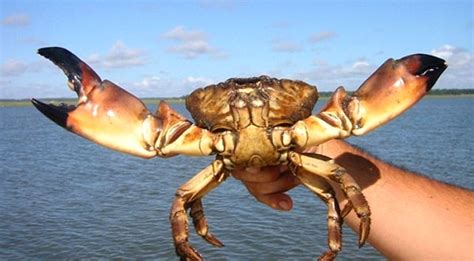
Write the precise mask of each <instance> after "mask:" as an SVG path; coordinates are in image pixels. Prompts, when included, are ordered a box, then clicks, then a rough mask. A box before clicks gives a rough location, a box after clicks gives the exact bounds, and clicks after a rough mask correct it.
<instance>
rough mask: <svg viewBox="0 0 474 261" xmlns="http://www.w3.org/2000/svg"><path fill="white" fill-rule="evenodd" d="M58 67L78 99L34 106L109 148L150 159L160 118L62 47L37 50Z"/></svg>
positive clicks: (33, 101)
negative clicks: (71, 101) (68, 104)
mask: <svg viewBox="0 0 474 261" xmlns="http://www.w3.org/2000/svg"><path fill="white" fill-rule="evenodd" d="M38 53H39V54H41V55H42V56H44V57H46V58H48V59H50V60H51V61H52V62H54V63H55V64H56V65H57V66H59V67H60V68H61V69H62V70H63V71H64V73H65V74H66V76H67V77H68V85H69V87H70V88H71V89H72V90H74V91H75V92H76V93H77V95H78V97H79V101H78V103H77V105H76V106H67V105H59V106H56V105H52V104H45V103H43V102H41V101H39V100H36V99H32V100H31V102H32V103H33V105H34V106H35V107H36V108H37V109H38V110H39V111H41V112H42V113H43V114H44V115H46V116H47V117H48V118H49V119H51V120H53V121H54V122H56V123H57V124H58V125H60V126H61V127H63V128H65V129H67V130H69V131H71V132H73V133H76V134H78V135H80V136H82V137H84V138H86V139H89V140H91V141H93V142H96V143H98V144H101V145H103V146H106V147H108V148H111V149H114V150H117V151H121V152H125V153H129V154H133V155H136V156H140V157H144V158H150V157H153V156H156V153H157V152H156V150H155V149H154V144H155V140H156V138H157V135H158V133H157V132H158V130H159V128H160V127H161V126H160V125H161V121H160V120H159V119H158V118H156V117H155V116H153V115H152V114H151V113H150V111H148V109H147V108H146V106H145V104H143V103H142V102H141V101H140V100H139V99H137V98H136V97H135V96H133V95H132V94H130V93H128V92H127V91H125V90H124V89H122V88H120V87H119V86H117V85H115V84H114V83H112V82H110V81H107V80H105V81H102V80H101V79H100V77H99V76H98V75H97V74H96V73H95V72H94V70H92V69H91V68H90V67H89V66H88V65H87V64H86V63H84V62H83V61H81V60H80V59H79V58H78V57H76V56H75V55H74V54H72V53H71V52H69V51H68V50H66V49H64V48H59V47H48V48H42V49H39V50H38Z"/></svg>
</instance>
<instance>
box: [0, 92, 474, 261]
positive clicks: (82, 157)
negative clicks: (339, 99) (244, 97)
mask: <svg viewBox="0 0 474 261" xmlns="http://www.w3.org/2000/svg"><path fill="white" fill-rule="evenodd" d="M174 107H175V108H177V109H179V110H180V111H182V110H183V106H182V105H174ZM473 108H474V99H472V98H441V99H439V98H436V99H435V98H427V99H424V100H422V101H421V102H420V103H419V104H418V105H417V106H416V107H415V108H413V109H412V110H410V111H409V112H408V113H406V114H405V115H403V116H402V117H400V118H398V119H396V120H395V121H394V122H392V123H390V124H388V125H386V126H384V127H383V128H380V129H378V130H377V131H375V132H373V133H371V134H369V135H367V136H365V137H359V138H351V139H350V140H349V141H350V142H351V143H354V144H357V145H359V146H361V147H363V148H365V149H367V150H368V151H370V152H371V153H373V154H375V155H377V156H378V157H380V158H382V159H384V160H388V161H390V162H392V163H394V164H397V165H402V166H404V167H406V168H408V169H410V170H414V171H418V172H421V173H424V174H425V175H427V176H430V177H433V178H435V179H438V180H442V181H446V182H450V183H453V184H457V185H461V186H464V187H467V188H470V189H473V188H474V176H473V173H474V166H473V164H472V162H474V159H473V148H474V140H473V135H472V128H473V127H474V119H473V116H472V110H473ZM0 120H1V121H0V153H1V154H0V155H1V157H0V165H1V166H2V167H1V169H0V171H1V175H0V259H2V260H4V259H7V260H8V259H9V260H22V259H23V260H24V259H40V260H58V259H59V260H64V259H91V258H92V259H98V258H106V259H111V258H121V259H122V258H123V259H126V258H133V259H160V260H176V256H175V253H174V248H173V244H172V239H171V232H170V225H169V223H168V215H169V214H168V212H169V208H170V204H171V201H172V199H173V197H174V192H175V190H176V188H178V187H179V186H180V184H182V183H184V182H185V181H186V180H188V179H189V178H191V177H192V176H193V175H194V173H196V172H197V171H198V170H200V169H202V168H204V167H205V166H207V164H209V163H210V162H211V160H212V158H188V157H183V156H179V157H175V158H171V159H153V160H143V159H138V158H133V157H130V156H127V155H122V154H119V153H116V152H112V151H110V150H107V149H104V148H102V147H99V146H97V145H95V144H92V143H90V142H87V141H85V140H83V139H81V138H79V137H77V136H75V135H72V134H70V133H68V132H66V131H64V130H63V129H61V128H59V127H57V126H55V125H54V124H53V123H52V122H51V121H49V120H47V119H46V118H45V117H43V116H42V115H40V113H39V112H37V111H36V110H35V109H34V108H32V107H23V108H0ZM290 194H291V195H292V197H293V198H294V201H295V202H294V203H295V205H294V210H293V211H291V212H289V213H286V212H278V211H274V210H272V209H270V208H268V207H266V206H263V205H261V204H259V203H257V202H256V201H255V199H254V198H253V197H251V196H250V195H249V194H248V192H247V191H246V189H245V188H244V187H243V186H242V185H241V184H240V183H239V182H238V181H236V180H233V179H228V180H227V181H226V182H225V183H224V184H222V185H221V186H220V187H218V188H217V189H216V190H214V191H212V192H211V193H210V194H209V195H208V196H207V197H205V198H204V201H203V202H204V206H205V211H206V213H207V217H208V221H209V223H210V228H211V231H213V232H214V234H215V235H217V236H218V238H219V239H221V240H222V241H223V243H224V244H225V245H226V246H225V247H224V248H221V249H217V248H213V247H211V246H209V245H207V244H206V243H205V242H204V241H203V240H201V239H200V238H199V237H198V236H196V235H195V234H194V231H192V233H191V242H192V243H193V244H194V246H195V247H196V248H198V249H199V250H200V252H201V253H202V254H203V255H204V256H205V257H207V258H208V259H209V260H250V259H252V260H314V257H315V256H317V255H319V254H320V253H322V252H323V251H324V250H325V249H326V236H327V235H326V223H325V222H326V221H325V220H326V207H325V205H324V204H323V203H322V202H321V201H319V200H318V199H316V198H315V197H314V196H313V195H312V194H311V193H310V192H308V191H307V190H306V189H304V188H302V187H301V188H296V189H294V190H293V191H291V192H290ZM356 242H357V239H356V236H355V234H354V232H352V230H350V229H348V228H347V227H345V228H344V232H343V250H342V252H341V253H340V255H339V258H340V260H349V259H364V260H367V259H373V260H379V259H382V256H381V255H380V254H379V253H378V252H377V251H376V250H375V249H373V248H372V247H371V246H370V245H366V246H365V247H363V248H362V249H358V248H357V246H356V245H357V244H356Z"/></svg>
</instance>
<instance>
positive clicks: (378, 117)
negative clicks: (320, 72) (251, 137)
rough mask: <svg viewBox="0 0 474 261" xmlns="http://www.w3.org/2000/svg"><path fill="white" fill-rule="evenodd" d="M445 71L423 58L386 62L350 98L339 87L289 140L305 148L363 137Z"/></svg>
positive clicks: (437, 62) (403, 108) (442, 65)
mask: <svg viewBox="0 0 474 261" xmlns="http://www.w3.org/2000/svg"><path fill="white" fill-rule="evenodd" d="M446 67H447V65H446V63H445V61H444V60H442V59H439V58H437V57H434V56H431V55H426V54H415V55H410V56H406V57H404V58H401V59H399V60H393V59H389V60H387V61H386V62H385V63H384V64H383V65H382V66H380V68H378V69H377V70H376V71H375V72H374V73H373V74H372V75H371V76H370V77H369V79H367V80H366V81H365V82H364V83H363V84H362V85H361V86H360V87H359V89H358V90H357V91H356V92H355V93H354V94H352V95H351V96H350V97H349V96H348V94H347V93H346V91H345V90H344V88H343V87H339V88H338V89H337V90H336V92H335V93H334V94H333V96H332V97H331V99H330V100H329V102H328V103H327V104H326V105H325V106H324V107H323V108H322V109H321V112H320V113H319V114H318V115H313V116H310V117H308V118H306V119H304V120H302V121H299V122H297V123H296V124H295V125H294V126H293V128H292V130H291V136H292V139H293V141H294V143H295V144H296V145H297V146H298V147H302V148H305V147H309V146H314V145H318V144H321V143H324V142H326V141H328V140H330V139H334V138H346V137H348V136H350V135H363V134H365V133H367V132H369V131H371V130H373V129H375V128H377V127H379V126H381V125H383V124H385V123H386V122H388V121H390V120H392V119H393V118H395V117H397V116H398V115H400V114H401V113H403V112H404V111H406V110H408V109H409V108H411V107H412V106H413V105H414V104H415V103H416V102H418V101H419V100H420V99H421V98H422V97H423V96H424V95H425V94H426V93H427V92H428V91H429V90H430V89H431V88H432V87H433V85H434V84H435V82H436V80H437V79H438V77H439V76H440V75H441V73H442V72H443V71H444V70H445V69H446Z"/></svg>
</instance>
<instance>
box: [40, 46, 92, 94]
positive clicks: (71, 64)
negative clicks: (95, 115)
mask: <svg viewBox="0 0 474 261" xmlns="http://www.w3.org/2000/svg"><path fill="white" fill-rule="evenodd" d="M38 54H40V55H42V56H44V57H45V58H47V59H49V60H51V61H52V62H53V63H54V64H56V65H57V66H58V67H59V68H61V69H62V70H63V72H64V74H66V76H67V78H68V81H69V82H70V83H72V85H73V86H74V91H75V92H76V93H77V95H80V93H81V90H80V89H81V88H82V87H83V86H82V85H83V82H82V81H83V79H84V77H86V78H87V77H91V78H93V79H95V80H96V81H97V82H100V81H101V80H100V77H99V76H98V75H97V74H96V73H95V72H94V70H92V68H90V67H89V66H88V65H87V64H86V63H84V62H83V61H82V60H81V59H79V57H77V56H76V55H74V54H73V53H71V52H70V51H69V50H67V49H65V48H62V47H44V48H41V49H38ZM84 74H87V76H84Z"/></svg>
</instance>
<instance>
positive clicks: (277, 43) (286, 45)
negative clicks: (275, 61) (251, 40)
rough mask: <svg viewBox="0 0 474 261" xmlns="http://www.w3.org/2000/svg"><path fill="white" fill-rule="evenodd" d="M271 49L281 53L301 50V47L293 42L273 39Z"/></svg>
mask: <svg viewBox="0 0 474 261" xmlns="http://www.w3.org/2000/svg"><path fill="white" fill-rule="evenodd" d="M272 50H273V51H275V52H281V53H296V52H300V51H302V50H303V48H302V47H301V46H300V45H299V44H297V43H295V42H291V41H286V40H281V39H273V40H272Z"/></svg>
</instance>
